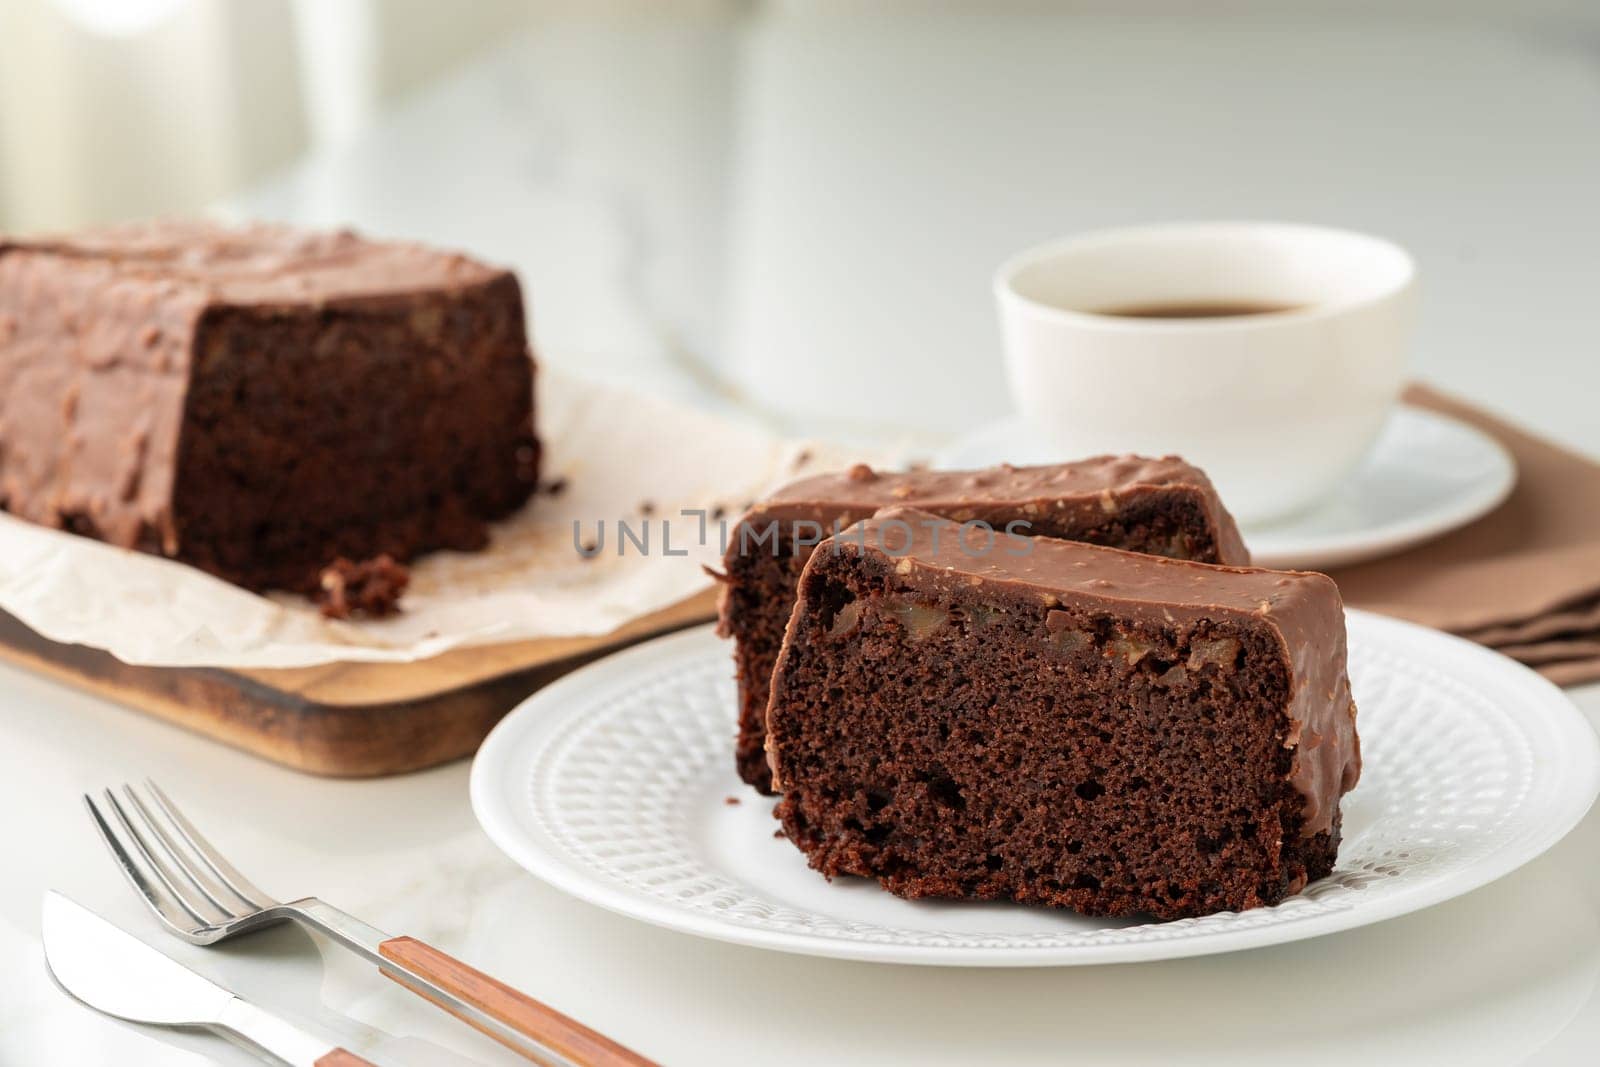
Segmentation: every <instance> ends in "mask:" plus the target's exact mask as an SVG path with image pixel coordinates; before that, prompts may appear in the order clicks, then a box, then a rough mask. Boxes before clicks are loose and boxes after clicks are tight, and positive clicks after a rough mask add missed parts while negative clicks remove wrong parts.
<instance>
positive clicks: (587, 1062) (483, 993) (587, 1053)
mask: <svg viewBox="0 0 1600 1067" xmlns="http://www.w3.org/2000/svg"><path fill="white" fill-rule="evenodd" d="M378 953H379V955H381V956H382V957H383V958H384V959H386V960H388V961H389V962H390V963H392V964H394V966H395V969H396V970H398V971H401V972H404V973H405V974H409V975H411V976H413V977H415V978H420V979H422V980H423V981H426V982H429V983H431V984H432V985H435V986H437V987H438V988H440V989H444V990H447V991H448V992H450V993H451V994H452V995H453V996H456V997H459V998H460V999H461V1000H462V1001H464V1002H466V1003H467V1004H470V1005H472V1007H474V1008H476V1009H477V1010H478V1011H481V1012H483V1013H484V1014H485V1015H487V1016H489V1017H490V1018H492V1019H494V1020H495V1021H496V1022H498V1023H500V1024H502V1025H503V1026H506V1027H509V1028H510V1029H512V1030H515V1031H517V1032H518V1033H520V1034H523V1035H525V1036H527V1037H528V1038H530V1039H532V1041H533V1042H534V1043H536V1044H538V1045H542V1046H544V1048H546V1049H548V1050H549V1051H550V1052H553V1053H555V1054H556V1055H558V1056H562V1057H565V1058H566V1059H567V1060H570V1061H571V1062H573V1063H577V1064H581V1065H583V1067H656V1064H655V1063H654V1062H653V1061H651V1060H647V1059H645V1058H644V1057H643V1056H641V1055H639V1054H638V1053H637V1052H633V1051H631V1050H629V1049H625V1048H623V1047H622V1046H621V1045H619V1044H617V1043H616V1042H615V1041H613V1040H611V1039H610V1038H608V1037H606V1036H605V1035H603V1034H598V1033H596V1032H595V1031H593V1030H591V1029H589V1028H588V1027H587V1026H584V1025H583V1024H582V1023H580V1022H578V1021H577V1020H575V1019H569V1018H568V1017H567V1016H565V1015H563V1014H561V1013H560V1012H559V1011H556V1010H555V1009H554V1008H552V1007H550V1006H549V1005H548V1004H541V1003H540V1002H539V1001H537V1000H534V999H533V998H532V997H530V996H528V995H526V994H524V993H519V992H517V991H516V990H515V989H512V988H511V987H510V986H508V985H506V984H505V983H504V982H498V981H496V980H495V979H493V978H490V977H489V976H488V975H486V974H484V973H483V972H482V971H479V970H476V969H475V968H472V967H468V966H467V965H466V964H465V963H462V962H461V961H460V960H458V959H456V958H455V957H453V956H449V955H447V954H445V953H443V952H440V951H439V950H438V949H436V948H434V947H433V946H432V945H428V944H424V943H423V942H421V941H418V940H417V939H416V938H413V937H391V938H390V939H389V940H387V941H384V942H382V943H381V944H379V945H378ZM385 973H388V972H387V971H385ZM389 977H390V978H393V979H395V980H396V981H400V982H401V984H402V985H405V983H404V982H403V981H401V979H400V976H399V975H395V974H389ZM407 988H410V987H409V986H408V987H407ZM412 992H414V993H420V994H421V995H422V996H423V997H426V998H427V999H428V1000H431V1001H433V1002H434V1003H435V1004H438V1005H439V1007H441V1008H443V1009H444V1010H446V1011H448V1012H449V1013H450V1014H452V1015H454V1016H455V1017H456V1018H458V1019H460V1020H461V1021H463V1022H465V1023H468V1024H470V1025H472V1026H474V1027H476V1028H477V1029H479V1030H482V1031H483V1032H484V1033H486V1034H488V1035H489V1036H490V1037H493V1038H495V1040H497V1041H499V1042H500V1043H501V1044H503V1045H505V1046H506V1047H508V1048H510V1049H512V1050H514V1051H516V1052H520V1053H521V1054H522V1055H524V1056H527V1057H528V1058H529V1059H531V1060H533V1061H534V1062H536V1063H547V1064H557V1065H559V1061H556V1060H552V1059H548V1058H542V1057H540V1056H539V1055H538V1053H536V1052H532V1051H530V1050H528V1049H527V1048H523V1047H520V1046H519V1045H516V1044H513V1043H512V1042H510V1041H508V1040H506V1039H505V1038H504V1037H503V1036H501V1035H499V1034H496V1033H494V1031H492V1030H490V1029H488V1028H487V1027H485V1026H484V1025H483V1024H482V1022H481V1020H479V1019H476V1018H474V1017H473V1016H472V1015H470V1014H468V1013H466V1012H463V1011H460V1010H458V1009H457V1008H456V1007H455V1006H454V1005H451V1004H445V1003H441V1002H440V1001H438V1000H437V999H435V998H434V997H431V996H429V995H428V994H427V993H426V992H424V991H422V990H417V989H413V990H412Z"/></svg>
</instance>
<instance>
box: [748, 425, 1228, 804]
mask: <svg viewBox="0 0 1600 1067" xmlns="http://www.w3.org/2000/svg"><path fill="white" fill-rule="evenodd" d="M895 504H903V505H908V506H915V507H918V508H921V509H923V510H925V511H929V512H934V513H936V514H940V515H944V516H946V517H947V518H950V519H954V520H956V521H958V522H969V521H973V522H983V523H986V524H988V525H989V526H990V527H991V528H992V529H994V530H996V531H1004V530H1005V529H1006V528H1007V527H1008V526H1010V525H1012V524H1016V525H1015V526H1013V527H1012V528H1013V529H1014V530H1016V531H1018V532H1021V533H1025V534H1030V535H1041V536H1046V537H1065V538H1070V539H1072V540H1075V541H1087V542H1090V543H1093V544H1099V545H1110V546H1113V547H1116V548H1124V549H1128V550H1129V551H1133V552H1151V553H1154V554H1156V555H1160V556H1172V557H1175V558H1179V559H1195V560H1201V561H1203V562H1206V563H1232V564H1246V563H1249V562H1250V556H1249V553H1247V552H1246V551H1245V547H1244V542H1243V541H1242V540H1241V539H1240V537H1239V530H1238V527H1237V526H1235V525H1234V521H1233V517H1232V516H1230V515H1229V514H1228V511H1227V509H1226V508H1224V507H1223V506H1222V502H1221V501H1220V500H1218V499H1217V494H1216V491H1215V490H1214V489H1213V488H1212V487H1211V483H1210V481H1209V480H1207V478H1206V476H1205V474H1203V473H1202V472H1201V471H1200V470H1199V469H1197V468H1195V467H1192V466H1190V465H1189V464H1187V463H1185V462H1183V460H1181V459H1178V458H1176V457H1173V456H1168V457H1166V458H1164V459H1146V458H1143V457H1140V456H1102V457H1098V458H1095V459H1088V460H1084V461H1082V462H1078V463H1063V464H1060V465H1057V466H1048V467H996V468H994V469H991V470H982V471H911V472H908V473H904V474H889V473H879V472H875V471H873V470H871V469H870V468H868V467H866V466H857V467H854V468H852V469H851V470H849V471H844V472H840V473H837V474H823V475H818V476H816V477H812V478H806V479H803V480H801V481H797V482H794V483H792V484H790V485H788V486H785V487H784V488H783V489H780V490H778V492H776V493H774V494H773V495H772V496H771V497H770V498H768V499H767V500H764V501H762V502H760V503H758V504H756V505H755V506H754V507H753V508H751V509H750V511H749V512H748V513H747V514H745V515H744V517H743V518H741V519H740V520H739V523H738V524H737V525H736V526H735V527H734V529H733V530H732V531H731V533H730V536H729V540H728V548H727V554H726V558H725V559H724V566H725V570H726V578H725V582H724V586H723V591H722V601H721V613H720V614H721V623H720V628H719V632H720V633H722V635H723V636H725V637H726V636H731V637H733V639H734V664H735V671H736V674H737V677H738V687H739V736H738V740H737V743H736V760H737V763H738V769H739V776H740V777H741V778H743V779H744V780H745V781H746V782H748V783H749V784H751V785H753V786H755V787H756V788H757V789H759V790H760V791H762V792H763V793H768V792H771V779H770V772H769V771H768V769H767V758H766V751H765V747H764V741H765V735H766V711H767V685H768V682H769V681H770V679H771V678H772V666H773V664H774V662H776V660H777V657H778V647H779V645H780V644H781V643H782V642H783V628H784V626H785V625H786V624H787V623H788V621H789V612H790V609H791V608H792V607H793V606H794V588H795V582H796V580H797V579H798V578H799V577H800V570H801V568H802V567H804V566H805V564H806V560H807V559H808V558H809V557H810V554H811V551H812V548H813V547H814V546H815V544H816V543H817V542H818V541H820V540H821V539H822V538H823V537H824V536H826V535H827V534H829V533H831V532H833V531H835V530H837V529H842V528H843V527H845V526H848V525H850V524H851V523H852V522H855V521H856V520H858V519H863V518H866V517H867V516H868V515H871V514H872V513H873V512H875V511H877V510H878V509H879V508H881V507H887V506H890V505H895Z"/></svg>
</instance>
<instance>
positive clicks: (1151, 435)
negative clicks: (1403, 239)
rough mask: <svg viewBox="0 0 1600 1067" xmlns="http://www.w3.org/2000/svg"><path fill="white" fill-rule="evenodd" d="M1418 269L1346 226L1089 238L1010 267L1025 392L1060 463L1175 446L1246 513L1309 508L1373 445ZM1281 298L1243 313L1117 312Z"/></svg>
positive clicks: (1006, 302) (1008, 328) (1014, 347)
mask: <svg viewBox="0 0 1600 1067" xmlns="http://www.w3.org/2000/svg"><path fill="white" fill-rule="evenodd" d="M1415 279H1416V267H1415V265H1414V264H1413V263H1412V260H1411V257H1410V256H1409V255H1408V254H1407V253H1406V252H1405V250H1404V249H1402V248H1400V247H1399V246H1397V245H1394V244H1391V243H1390V242H1388V241H1384V240H1380V239H1378V238H1376V237H1367V236H1364V235H1362V234H1357V233H1349V232H1346V231H1342V230H1333V229H1325V228H1323V227H1318V226H1300V225H1289V224H1283V223H1261V222H1202V223H1181V224H1174V225H1161V226H1144V227H1137V228H1132V229H1122V230H1108V231H1103V232H1099V233H1091V234H1086V235H1084V236H1081V237H1074V238H1071V239H1068V240H1065V241H1059V242H1055V243H1051V244H1047V245H1042V246H1040V247H1037V248H1034V249H1031V250H1029V251H1027V252H1023V253H1022V254H1020V255H1018V256H1016V257H1015V258H1013V259H1011V260H1010V261H1008V262H1007V263H1005V264H1004V265H1003V266H1001V267H1000V269H999V271H998V273H997V274H996V277H995V293H996V296H997V298H998V300H999V305H1000V326H1001V331H1002V333H1003V335H1004V341H1005V354H1006V369H1007V373H1008V376H1009V378H1010V383H1011V392H1012V396H1013V398H1014V399H1015V402H1016V404H1017V406H1018V409H1019V410H1020V411H1021V412H1022V414H1023V415H1024V416H1025V417H1026V418H1027V420H1028V421H1029V422H1030V423H1031V424H1032V427H1033V429H1034V431H1035V432H1036V433H1038V434H1040V435H1041V436H1042V437H1044V438H1045V439H1046V440H1048V441H1049V442H1050V443H1051V444H1052V445H1053V446H1054V447H1055V449H1056V450H1058V451H1059V452H1060V455H1061V457H1062V458H1063V459H1071V458H1077V457H1081V456H1090V455H1096V454H1100V453H1107V452H1139V453H1143V454H1147V455H1165V454H1169V453H1175V454H1177V455H1180V456H1183V457H1184V458H1185V459H1187V460H1189V461H1190V462H1191V463H1194V464H1196V465H1197V466H1199V467H1202V468H1204V469H1205V471H1206V472H1207V473H1208V474H1209V475H1210V476H1211V479H1212V481H1213V482H1214V483H1215V484H1216V486H1217V489H1218V491H1219V492H1220V493H1221V495H1222V499H1223V501H1224V502H1225V503H1226V504H1227V506H1228V508H1229V509H1230V510H1231V511H1232V512H1233V513H1234V515H1235V516H1237V517H1238V518H1239V520H1240V521H1241V522H1245V523H1253V524H1263V523H1268V522H1271V521H1273V520H1275V519H1281V518H1285V517H1287V516H1290V515H1293V514H1294V513H1296V512H1299V511H1302V510H1304V509H1306V508H1308V507H1309V506H1310V505H1312V504H1314V503H1316V502H1317V501H1318V500H1320V499H1322V498H1323V497H1325V496H1326V495H1327V494H1328V493H1329V492H1330V491H1331V490H1332V489H1333V488H1334V487H1335V486H1337V485H1338V484H1339V483H1340V482H1341V481H1342V480H1343V479H1344V478H1346V477H1348V476H1349V475H1350V474H1351V472H1352V471H1353V470H1354V468H1355V467H1356V465H1357V464H1359V463H1360V462H1361V459H1362V457H1363V456H1365V455H1366V453H1367V451H1368V450H1369V449H1370V448H1371V447H1372V444H1373V442H1374V440H1375V439H1376V438H1377V435H1378V432H1379V430H1380V429H1382V427H1383V422H1384V419H1385V417H1386V416H1387V415H1388V412H1389V409H1390V407H1391V406H1392V405H1393V404H1394V402H1395V400H1396V398H1397V397H1398V395H1399V392H1400V388H1401V386H1402V385H1403V383H1404V380H1405V366H1406V354H1407V348H1408V343H1409V339H1410V334H1411V325H1412V319H1413V313H1414V307H1415V295H1416V280H1415ZM1208 305H1252V306H1263V307H1274V308H1283V309H1286V310H1276V311H1268V312H1264V313H1259V314H1244V315H1236V316H1230V317H1193V318H1155V317H1138V316H1135V315H1128V314H1123V315H1115V314H1104V313H1103V312H1106V311H1116V310H1123V311H1126V310H1127V309H1149V308H1153V307H1162V306H1165V307H1167V308H1169V309H1170V308H1171V307H1174V306H1208Z"/></svg>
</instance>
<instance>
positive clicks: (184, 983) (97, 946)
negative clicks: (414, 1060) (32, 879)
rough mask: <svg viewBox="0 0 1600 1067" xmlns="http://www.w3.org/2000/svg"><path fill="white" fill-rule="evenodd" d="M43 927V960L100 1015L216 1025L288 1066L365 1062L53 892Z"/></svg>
mask: <svg viewBox="0 0 1600 1067" xmlns="http://www.w3.org/2000/svg"><path fill="white" fill-rule="evenodd" d="M43 931H44V955H45V959H46V960H47V961H48V962H49V964H50V972H51V973H52V974H54V975H55V977H56V981H58V982H60V983H61V985H62V986H64V987H65V988H66V990H67V992H69V993H71V994H72V995H73V996H75V997H77V998H78V999H79V1000H81V1001H83V1002H84V1003H85V1004H87V1005H89V1006H90V1007H91V1008H95V1009H96V1010H98V1011H103V1012H105V1013H106V1014H107V1015H114V1016H116V1017H117V1018H119V1019H127V1020H130V1021H132V1022H140V1023H154V1024H155V1025H157V1026H204V1027H209V1028H211V1029H214V1030H221V1031H224V1032H225V1034H226V1035H228V1036H233V1037H238V1038H243V1039H244V1040H245V1041H246V1042H248V1043H249V1044H251V1045H254V1046H255V1047H257V1048H259V1049H261V1050H262V1051H264V1052H267V1053H270V1054H271V1055H273V1056H276V1057H277V1058H278V1059H280V1060H282V1061H283V1062H284V1063H287V1064H289V1065H290V1067H356V1065H362V1064H364V1065H365V1067H372V1064H371V1063H369V1062H368V1061H367V1060H364V1059H362V1058H361V1057H359V1056H356V1055H354V1054H352V1053H349V1052H346V1051H345V1050H344V1049H341V1048H334V1047H332V1046H330V1045H329V1044H328V1042H327V1041H326V1040H324V1039H322V1038H319V1037H316V1036H314V1035H312V1034H308V1033H306V1032H305V1031H304V1030H301V1029H300V1028H299V1027H296V1026H294V1025H292V1024H290V1023H287V1022H285V1021H284V1020H282V1019H280V1018H278V1017H277V1016H275V1015H269V1014H268V1013H267V1012H265V1011H262V1010H261V1009H260V1008H258V1007H256V1006H255V1005H254V1004H251V1003H249V1002H248V1001H245V1000H243V999H241V998H239V997H236V996H234V995H233V994H232V993H230V992H228V991H227V990H226V989H223V988H222V987H221V986H219V985H217V984H216V983H215V982H212V981H210V980H208V979H205V978H202V977H200V976H199V975H198V974H195V973H194V972H193V971H191V970H189V968H187V967H185V966H183V965H182V964H181V963H178V962H176V961H175V960H172V959H169V958H168V957H167V956H165V955H164V954H162V953H160V952H157V951H156V950H155V949H153V948H151V947H150V946H149V945H147V944H145V943H144V942H143V941H140V940H139V939H138V938H136V937H134V936H133V935H132V934H129V933H127V932H126V931H124V930H122V929H120V928H118V927H116V926H113V925H112V924H111V923H109V922H107V921H106V920H104V919H102V918H101V917H100V916H98V915H96V914H95V913H94V912H92V911H90V910H89V909H88V908H85V907H83V906H82V905H81V904H77V903H74V902H73V901H71V900H69V899H68V898H66V897H64V896H62V895H61V894H60V893H57V892H55V891H54V890H51V891H50V892H47V893H46V894H45V895H44V923H43Z"/></svg>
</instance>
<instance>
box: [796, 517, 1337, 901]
mask: <svg viewBox="0 0 1600 1067" xmlns="http://www.w3.org/2000/svg"><path fill="white" fill-rule="evenodd" d="M767 730H768V735H767V744H768V748H769V751H770V754H771V759H772V764H773V767H774V770H775V775H776V781H775V784H776V785H777V786H778V787H779V788H780V789H781V790H782V797H781V799H780V800H779V803H778V808H777V810H778V815H779V817H780V818H781V819H782V821H783V827H784V830H785V832H786V834H787V836H788V837H789V838H790V840H792V841H793V842H794V843H795V844H796V845H798V846H799V847H800V849H801V850H802V851H803V852H805V854H806V856H807V858H808V859H809V861H810V864H811V866H812V867H814V868H816V869H817V870H819V871H821V872H823V873H824V874H826V875H828V876H829V877H832V876H834V875H839V874H854V875H863V876H866V877H870V878H876V879H878V880H879V881H880V882H881V883H882V884H883V885H884V886H885V887H886V888H888V889H889V890H890V891H892V892H894V893H897V894H899V895H901V896H905V897H968V898H982V899H1005V900H1014V901H1019V902H1023V903H1039V904H1048V905H1054V906H1059V907H1066V908H1072V909H1075V910H1077V911H1080V912H1083V913H1086V914H1094V915H1126V914H1148V915H1152V916H1156V917H1159V918H1163V919H1171V918H1178V917H1182V916H1194V915H1204V914H1208V913H1211V912H1215V911H1219V910H1224V909H1243V908H1253V907H1259V906H1262V905H1269V904H1275V903H1277V902H1279V901H1281V900H1283V899H1284V898H1285V897H1286V896H1289V895H1290V894H1293V893H1295V892H1298V891H1299V890H1300V889H1301V888H1303V887H1304V886H1305V885H1306V883H1307V882H1308V881H1310V880H1314V879H1317V878H1320V877H1322V876H1324V875H1326V874H1328V873H1329V871H1330V870H1331V869H1332V867H1333V863H1334V857H1335V854H1336V852H1337V850H1338V846H1339V826H1340V813H1339V801H1340V797H1341V796H1342V795H1343V794H1344V793H1345V792H1347V791H1348V790H1350V789H1351V788H1352V787H1353V786H1354V785H1355V783H1356V779H1357V777H1358V776H1359V774H1360V750H1359V742H1358V740H1357V737H1356V730H1355V706H1354V704H1353V703H1352V701H1351V698H1350V688H1349V683H1348V681H1347V679H1346V675H1345V632H1344V615H1343V609H1342V606H1341V604H1340V600H1339V593H1338V590H1337V589H1336V588H1335V586H1334V584H1333V582H1332V581H1331V580H1329V579H1328V578H1326V577H1324V576H1322V575H1319V574H1304V573H1290V572H1281V571H1267V570H1257V569H1250V568H1237V567H1219V566H1211V565H1206V564H1200V563H1193V562H1184V561H1176V560H1168V559H1159V558H1155V557H1152V556H1145V555H1136V554H1133V553H1128V552H1121V551H1117V550H1115V549H1109V548H1100V547H1095V546H1090V545H1084V544H1076V543H1072V542H1068V541H1056V540H1050V539H1041V538H1034V539H1029V540H1026V541H1024V540H1021V539H1017V540H1016V541H1012V542H1008V541H1007V539H1006V538H1004V537H1001V538H1000V539H999V540H998V542H997V543H996V544H995V545H994V546H993V547H992V548H990V549H988V550H985V548H984V543H983V541H982V539H980V538H978V537H974V536H967V537H964V536H963V532H962V530H961V528H960V527H958V526H957V525H955V524H954V523H951V522H948V521H943V520H939V519H936V518H934V517H932V516H929V515H926V514H923V513H919V512H916V511H910V510H903V509H889V510H885V511H883V512H880V513H879V514H878V515H877V516H876V517H874V518H872V519H869V520H867V521H865V522H862V523H860V524H858V525H856V526H854V527H851V528H850V529H849V530H846V531H845V532H844V533H843V534H841V535H840V536H838V537H836V538H834V539H832V540H831V541H830V542H827V543H824V544H823V545H822V546H820V547H819V548H818V549H817V550H816V551H815V552H814V553H813V554H812V556H811V559H810V562H809V563H808V564H807V565H806V568H805V571H804V573H803V575H802V576H801V579H800V585H799V602H798V604H797V605H796V608H795V612H794V616H793V619H792V621H791V623H790V626H789V629H788V635H787V637H786V638H785V641H784V645H783V649H782V652H781V654H780V656H779V660H778V665H777V669H776V671H775V673H774V675H773V683H772V697H771V704H770V707H769V710H768V719H767Z"/></svg>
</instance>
